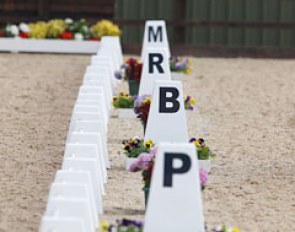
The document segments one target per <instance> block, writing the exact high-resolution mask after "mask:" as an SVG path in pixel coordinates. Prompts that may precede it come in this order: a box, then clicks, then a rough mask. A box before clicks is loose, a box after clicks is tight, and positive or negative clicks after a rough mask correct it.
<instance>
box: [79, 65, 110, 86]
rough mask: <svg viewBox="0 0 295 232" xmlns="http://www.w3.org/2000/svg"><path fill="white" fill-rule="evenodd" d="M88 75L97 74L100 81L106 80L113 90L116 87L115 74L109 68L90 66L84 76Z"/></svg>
mask: <svg viewBox="0 0 295 232" xmlns="http://www.w3.org/2000/svg"><path fill="white" fill-rule="evenodd" d="M88 74H95V75H97V79H98V80H99V79H105V80H107V81H109V83H110V85H111V86H112V88H114V87H115V86H114V82H113V76H114V73H112V70H110V68H108V67H103V66H101V67H98V66H95V65H88V66H87V68H86V72H85V74H84V75H88Z"/></svg>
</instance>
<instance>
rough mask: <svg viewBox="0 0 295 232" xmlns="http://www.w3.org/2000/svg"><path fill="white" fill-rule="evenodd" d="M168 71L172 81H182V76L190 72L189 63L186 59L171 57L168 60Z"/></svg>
mask: <svg viewBox="0 0 295 232" xmlns="http://www.w3.org/2000/svg"><path fill="white" fill-rule="evenodd" d="M170 70H171V74H172V79H173V80H182V79H183V78H182V77H183V75H186V74H190V73H191V72H192V69H191V61H190V60H189V59H187V58H179V57H177V56H173V57H171V58H170Z"/></svg>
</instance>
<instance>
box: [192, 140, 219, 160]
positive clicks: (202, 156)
mask: <svg viewBox="0 0 295 232" xmlns="http://www.w3.org/2000/svg"><path fill="white" fill-rule="evenodd" d="M189 142H190V143H193V144H194V145H195V147H196V152H197V154H198V159H199V160H208V159H210V158H215V157H216V154H215V153H214V152H213V151H211V150H210V148H209V147H208V146H206V144H205V140H204V139H202V138H200V139H196V138H191V139H190V141H189Z"/></svg>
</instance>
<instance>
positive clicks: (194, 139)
mask: <svg viewBox="0 0 295 232" xmlns="http://www.w3.org/2000/svg"><path fill="white" fill-rule="evenodd" d="M196 140H197V139H196V138H191V139H190V140H189V142H190V143H193V142H194V141H196Z"/></svg>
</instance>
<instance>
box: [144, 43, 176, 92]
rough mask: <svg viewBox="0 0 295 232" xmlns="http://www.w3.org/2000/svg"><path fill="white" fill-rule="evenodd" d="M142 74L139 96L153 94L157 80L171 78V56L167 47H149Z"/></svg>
mask: <svg viewBox="0 0 295 232" xmlns="http://www.w3.org/2000/svg"><path fill="white" fill-rule="evenodd" d="M145 55H146V59H145V62H144V64H143V70H142V74H141V80H140V86H139V96H142V95H145V94H152V93H153V87H154V84H155V81H157V80H171V71H170V66H169V56H168V54H167V49H166V48H148V49H147V52H146V53H145Z"/></svg>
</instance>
